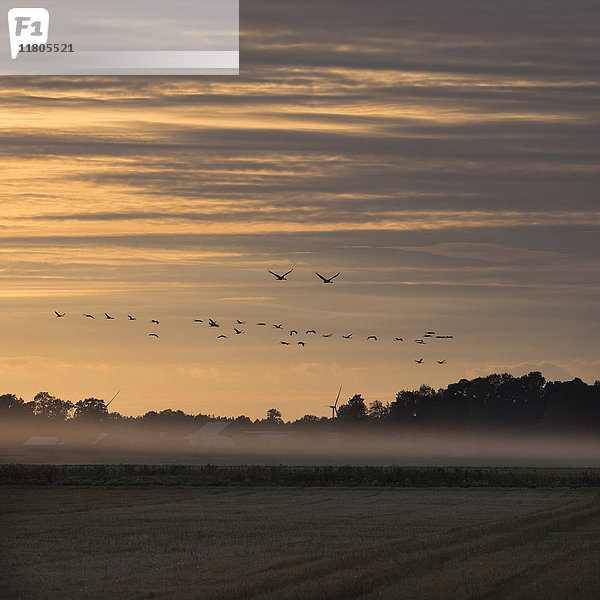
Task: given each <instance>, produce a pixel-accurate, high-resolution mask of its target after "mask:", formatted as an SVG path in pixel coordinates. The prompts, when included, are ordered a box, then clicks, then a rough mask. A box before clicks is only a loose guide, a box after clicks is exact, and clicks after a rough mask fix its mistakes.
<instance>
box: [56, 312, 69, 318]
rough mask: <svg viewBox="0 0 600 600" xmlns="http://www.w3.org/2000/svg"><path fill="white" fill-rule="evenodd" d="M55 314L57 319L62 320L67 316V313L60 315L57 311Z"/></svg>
mask: <svg viewBox="0 0 600 600" xmlns="http://www.w3.org/2000/svg"><path fill="white" fill-rule="evenodd" d="M54 314H55V315H56V318H57V319H60V318H61V317H64V316H65V315H66V314H67V313H62V314H61V313H59V312H56V311H54Z"/></svg>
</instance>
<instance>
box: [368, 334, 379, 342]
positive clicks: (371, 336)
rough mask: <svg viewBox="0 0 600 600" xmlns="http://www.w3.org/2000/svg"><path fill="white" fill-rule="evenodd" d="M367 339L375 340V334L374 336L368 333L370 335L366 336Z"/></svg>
mask: <svg viewBox="0 0 600 600" xmlns="http://www.w3.org/2000/svg"><path fill="white" fill-rule="evenodd" d="M367 340H375V341H377V336H375V335H370V336H369V337H368V338H367Z"/></svg>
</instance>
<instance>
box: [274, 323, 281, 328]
mask: <svg viewBox="0 0 600 600" xmlns="http://www.w3.org/2000/svg"><path fill="white" fill-rule="evenodd" d="M273 327H275V329H281V328H282V327H283V323H279V325H275V323H273Z"/></svg>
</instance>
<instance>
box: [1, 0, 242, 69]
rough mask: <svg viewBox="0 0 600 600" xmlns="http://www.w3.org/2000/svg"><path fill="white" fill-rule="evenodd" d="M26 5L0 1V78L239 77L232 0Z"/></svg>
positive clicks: (72, 0) (51, 0) (63, 0)
mask: <svg viewBox="0 0 600 600" xmlns="http://www.w3.org/2000/svg"><path fill="white" fill-rule="evenodd" d="M15 3H16V5H17V8H15ZM24 4H25V7H23V5H24ZM29 7H31V8H28V7H27V3H22V2H21V1H20V0H11V1H10V2H8V1H7V0H0V10H1V13H0V17H1V19H0V34H1V37H0V74H3V75H237V74H238V73H239V6H238V0H171V1H170V2H165V1H164V0H129V1H122V0H119V1H116V0H104V1H97V2H96V1H93V2H92V1H90V2H85V1H84V2H82V1H81V0H41V1H39V2H37V1H35V3H30V4H29ZM42 7H43V8H42ZM40 10H41V11H43V14H42V13H39V14H38V13H37V12H36V11H40ZM9 11H10V12H9ZM40 14H41V16H40ZM44 14H45V15H46V17H45V19H46V20H44ZM33 44H36V46H35V48H34V46H33ZM18 48H21V50H19V49H18ZM34 49H35V50H36V51H35V52H34V51H33V50H34ZM39 49H43V51H39ZM13 56H14V58H13Z"/></svg>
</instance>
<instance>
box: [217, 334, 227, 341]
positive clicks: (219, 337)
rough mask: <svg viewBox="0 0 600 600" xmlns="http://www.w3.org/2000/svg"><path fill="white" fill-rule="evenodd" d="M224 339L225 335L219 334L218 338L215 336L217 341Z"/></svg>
mask: <svg viewBox="0 0 600 600" xmlns="http://www.w3.org/2000/svg"><path fill="white" fill-rule="evenodd" d="M226 337H227V336H226V335H223V334H221V335H218V336H217V339H218V340H219V339H221V338H226Z"/></svg>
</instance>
